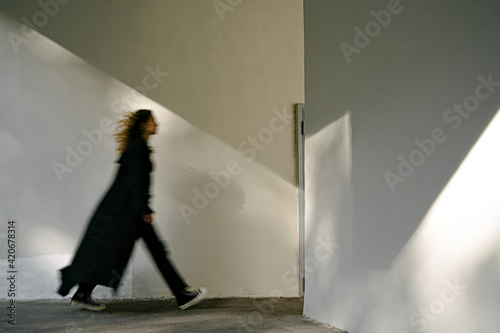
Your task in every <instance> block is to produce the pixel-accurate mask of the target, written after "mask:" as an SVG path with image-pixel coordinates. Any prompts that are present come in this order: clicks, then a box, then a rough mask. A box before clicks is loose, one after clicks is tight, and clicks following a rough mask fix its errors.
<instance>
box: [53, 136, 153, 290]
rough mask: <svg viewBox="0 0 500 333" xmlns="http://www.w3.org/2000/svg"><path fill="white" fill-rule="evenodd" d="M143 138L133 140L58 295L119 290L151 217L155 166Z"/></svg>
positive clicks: (62, 271)
mask: <svg viewBox="0 0 500 333" xmlns="http://www.w3.org/2000/svg"><path fill="white" fill-rule="evenodd" d="M149 154H150V151H149V148H148V146H147V144H146V141H144V139H143V138H142V137H136V138H133V139H131V141H130V142H129V144H128V146H127V148H126V149H125V151H124V152H123V154H122V156H121V157H120V159H119V160H118V162H117V163H119V164H120V167H119V169H118V172H117V175H116V178H115V180H114V182H113V184H112V185H111V188H110V189H109V191H108V192H107V193H106V195H105V196H104V198H103V199H102V201H101V202H100V204H99V206H98V207H97V210H96V211H95V213H94V215H93V217H92V219H91V220H90V222H89V225H88V227H87V231H86V232H85V234H84V236H83V239H82V241H81V243H80V246H79V248H78V250H77V252H76V254H75V257H74V259H73V262H72V264H71V265H70V266H67V267H65V268H63V269H62V270H61V279H62V284H61V287H60V288H59V291H58V293H59V294H61V295H62V296H66V295H67V294H68V293H69V291H70V289H71V288H72V287H74V286H75V285H76V284H78V283H94V284H99V285H103V286H107V287H112V288H114V289H117V287H118V284H119V282H120V280H121V278H122V275H123V272H124V270H125V268H126V266H127V263H128V261H129V258H130V255H131V253H132V249H133V247H134V243H135V240H136V239H137V238H139V237H140V235H139V226H140V223H145V222H142V219H141V216H142V215H146V214H151V213H152V212H153V211H152V210H151V209H150V208H149V205H148V202H149V185H150V177H149V175H150V173H151V171H152V168H153V167H152V164H151V161H150V159H149Z"/></svg>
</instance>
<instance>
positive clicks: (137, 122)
mask: <svg viewBox="0 0 500 333" xmlns="http://www.w3.org/2000/svg"><path fill="white" fill-rule="evenodd" d="M151 114H152V113H151V110H143V109H141V110H137V111H135V112H128V113H126V114H125V115H124V116H123V117H122V119H120V120H119V121H118V126H117V127H116V131H117V132H116V134H115V139H116V143H117V144H118V147H117V150H118V153H119V154H120V155H121V154H123V152H124V151H125V149H126V148H127V146H128V144H129V142H130V140H132V139H133V138H135V137H138V136H142V134H143V132H144V124H146V123H147V122H148V120H149V117H151ZM149 150H150V151H151V148H150V149H149Z"/></svg>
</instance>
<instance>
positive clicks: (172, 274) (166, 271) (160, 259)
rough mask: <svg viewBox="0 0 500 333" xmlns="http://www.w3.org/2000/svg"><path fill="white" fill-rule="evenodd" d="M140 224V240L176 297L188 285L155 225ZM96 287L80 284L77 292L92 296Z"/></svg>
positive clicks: (90, 284) (89, 284)
mask: <svg viewBox="0 0 500 333" xmlns="http://www.w3.org/2000/svg"><path fill="white" fill-rule="evenodd" d="M138 223H140V227H139V229H140V232H139V238H142V239H143V241H144V242H145V243H146V246H147V248H148V250H149V252H150V254H151V256H152V257H153V260H154V261H155V263H156V266H157V267H158V270H159V271H160V273H161V274H162V276H163V278H164V279H165V282H166V283H167V284H168V286H169V288H170V290H171V291H172V293H173V294H174V295H178V294H179V293H180V292H181V291H183V290H184V289H186V288H187V284H186V283H185V282H184V280H183V278H182V277H181V276H180V275H179V273H178V272H177V269H176V268H175V267H174V266H173V265H172V263H171V262H170V260H169V259H168V256H167V251H166V249H165V246H164V244H163V243H162V242H161V241H160V239H159V238H158V235H157V234H156V232H155V229H154V228H153V225H151V224H149V223H146V222H143V221H139V222H138ZM95 286H96V285H95V284H92V283H80V284H79V288H78V290H77V292H83V293H84V294H86V295H90V294H91V293H92V290H94V288H95Z"/></svg>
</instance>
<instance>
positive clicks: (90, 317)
mask: <svg viewBox="0 0 500 333" xmlns="http://www.w3.org/2000/svg"><path fill="white" fill-rule="evenodd" d="M105 303H106V304H107V309H106V310H104V311H101V312H91V311H87V310H82V309H80V308H76V307H71V306H69V300H67V299H65V300H62V301H29V302H28V301H24V302H21V301H18V302H16V303H15V305H16V309H15V312H16V313H15V316H16V325H15V326H14V325H11V324H8V322H7V320H8V317H7V314H8V311H9V310H8V309H7V306H8V305H9V303H7V302H5V301H2V302H0V308H1V309H3V310H0V313H1V312H3V313H2V315H1V317H0V318H1V322H0V332H47V333H48V332H51V333H53V332H310V333H313V332H314V333H316V332H317V333H320V332H321V333H323V332H324V333H340V332H342V331H340V330H336V329H334V328H331V327H327V326H325V325H322V324H319V323H316V322H313V321H311V320H309V319H307V318H305V317H303V316H302V308H303V299H301V298H285V299H279V300H278V299H267V298H266V299H256V300H255V299H242V298H236V299H212V300H210V299H209V300H205V301H204V302H202V303H200V304H198V305H195V306H193V307H192V308H189V309H187V310H184V311H181V310H179V309H178V308H177V305H176V304H175V301H174V300H173V299H167V300H114V301H110V302H105Z"/></svg>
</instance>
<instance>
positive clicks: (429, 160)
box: [304, 1, 500, 333]
mask: <svg viewBox="0 0 500 333" xmlns="http://www.w3.org/2000/svg"><path fill="white" fill-rule="evenodd" d="M388 9H389V10H391V11H392V12H391V14H390V19H389V15H388V14H387V13H388V12H389V10H388ZM382 10H384V12H381V11H382ZM499 13H500V6H499V5H498V4H497V3H495V2H479V1H467V2H458V3H457V2H451V1H445V2H433V1H417V2H415V1H354V2H353V1H335V2H332V1H305V3H304V14H305V16H304V17H305V54H306V119H307V126H306V161H307V163H306V207H307V208H306V233H307V235H306V237H307V239H308V242H307V243H306V258H308V259H309V262H310V266H309V278H308V279H306V293H305V309H304V312H305V314H306V315H307V316H310V317H312V318H314V319H317V320H320V321H322V322H325V323H329V324H332V325H334V326H336V327H339V328H341V329H344V330H347V331H349V332H352V333H364V332H370V333H377V332H398V333H401V332H477V331H481V332H496V330H497V327H498V324H499V320H498V319H497V318H498V317H497V316H496V313H498V310H499V305H498V302H497V300H498V297H499V293H500V292H499V289H498V288H497V286H498V274H499V269H500V266H499V263H500V260H499V259H500V258H499V256H498V253H499V251H498V244H499V240H500V239H499V238H500V236H499V233H498V227H497V225H498V223H497V222H498V217H499V215H500V211H499V209H498V204H497V202H498V195H497V194H496V191H495V190H496V189H497V188H498V183H499V182H500V179H499V177H498V175H497V174H498V172H496V170H498V163H499V161H498V158H497V155H498V154H497V153H496V146H497V143H498V137H497V136H496V133H497V132H498V130H497V129H496V128H497V126H498V125H499V124H498V119H497V118H498V117H497V118H495V115H496V114H497V112H498V110H499V107H500V68H499V65H498V56H499V53H500V43H499V41H498V33H499V32H500V24H499V23H498V14H499ZM374 15H375V16H377V17H378V21H377V19H376V18H375V16H374ZM378 22H382V23H383V24H381V23H378ZM366 28H368V29H369V31H368V35H366V32H365V33H364V34H363V33H359V30H362V31H365V29H366ZM358 29H359V30H358ZM370 29H371V30H370ZM489 80H492V81H494V82H499V83H493V84H485V83H484V82H485V81H489ZM464 104H465V106H462V110H463V111H462V110H459V108H460V105H464ZM467 108H468V109H469V110H471V111H467V110H468V109H467ZM429 139H433V140H434V142H433V143H430V141H429ZM417 142H418V143H417ZM422 143H424V144H425V146H423V145H422ZM419 145H420V147H419ZM422 147H423V148H422ZM402 160H407V161H409V160H411V161H413V163H414V164H415V165H414V166H411V167H408V165H406V166H405V164H406V162H401V161H402ZM402 164H403V165H402ZM400 165H401V166H400ZM387 177H388V178H387ZM318 235H322V237H323V239H327V238H328V237H330V242H329V243H327V247H326V249H327V250H329V251H326V250H324V251H323V250H320V248H319V247H318V245H319V240H318ZM323 249H325V247H323ZM306 270H307V268H306ZM306 272H307V271H306Z"/></svg>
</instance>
